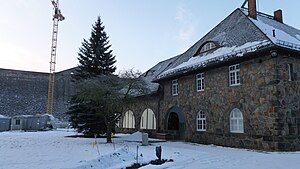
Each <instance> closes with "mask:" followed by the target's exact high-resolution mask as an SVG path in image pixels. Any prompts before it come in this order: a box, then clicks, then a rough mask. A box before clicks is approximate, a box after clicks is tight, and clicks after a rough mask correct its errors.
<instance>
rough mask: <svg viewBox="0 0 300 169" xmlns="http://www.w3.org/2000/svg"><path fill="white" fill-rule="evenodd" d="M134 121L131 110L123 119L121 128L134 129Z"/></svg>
mask: <svg viewBox="0 0 300 169" xmlns="http://www.w3.org/2000/svg"><path fill="white" fill-rule="evenodd" d="M134 127H135V120H134V115H133V112H132V111H131V110H129V111H127V112H126V113H125V114H124V117H123V128H134Z"/></svg>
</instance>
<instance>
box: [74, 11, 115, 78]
mask: <svg viewBox="0 0 300 169" xmlns="http://www.w3.org/2000/svg"><path fill="white" fill-rule="evenodd" d="M104 28H105V26H104V25H103V23H102V22H101V18H100V16H99V17H98V18H97V21H96V22H95V24H94V25H93V26H92V31H91V37H90V38H89V39H88V40H86V39H84V40H83V42H82V46H81V47H80V48H79V53H78V61H79V65H78V67H77V69H76V72H75V73H74V75H73V78H74V79H75V80H80V79H88V78H91V77H94V76H97V75H101V74H104V75H109V74H112V73H114V72H115V70H116V67H115V66H114V64H115V63H116V59H115V56H114V55H113V54H112V50H111V49H110V47H111V45H110V44H109V40H108V36H107V34H106V32H105V31H104Z"/></svg>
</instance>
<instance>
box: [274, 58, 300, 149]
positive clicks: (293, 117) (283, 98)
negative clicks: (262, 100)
mask: <svg viewBox="0 0 300 169" xmlns="http://www.w3.org/2000/svg"><path fill="white" fill-rule="evenodd" d="M288 64H290V65H292V76H291V78H292V79H291V80H289V71H288V69H289V66H288ZM276 67H277V70H278V74H277V79H278V80H277V81H276V90H277V97H278V101H277V102H276V107H277V109H278V119H277V122H278V126H277V128H278V129H279V130H280V133H279V134H280V137H279V139H278V141H279V143H278V146H279V147H278V148H279V149H280V150H300V81H299V80H300V59H299V55H298V56H280V57H278V58H277V64H276Z"/></svg>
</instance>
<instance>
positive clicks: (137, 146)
mask: <svg viewBox="0 0 300 169" xmlns="http://www.w3.org/2000/svg"><path fill="white" fill-rule="evenodd" d="M136 163H137V164H138V163H139V145H136Z"/></svg>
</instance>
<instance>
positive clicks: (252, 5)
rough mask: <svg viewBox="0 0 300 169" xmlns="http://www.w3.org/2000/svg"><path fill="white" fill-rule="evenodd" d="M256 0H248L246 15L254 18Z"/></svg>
mask: <svg viewBox="0 0 300 169" xmlns="http://www.w3.org/2000/svg"><path fill="white" fill-rule="evenodd" d="M256 15H257V14H256V0H248V16H249V17H251V18H253V19H256V18H257V17H256Z"/></svg>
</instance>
